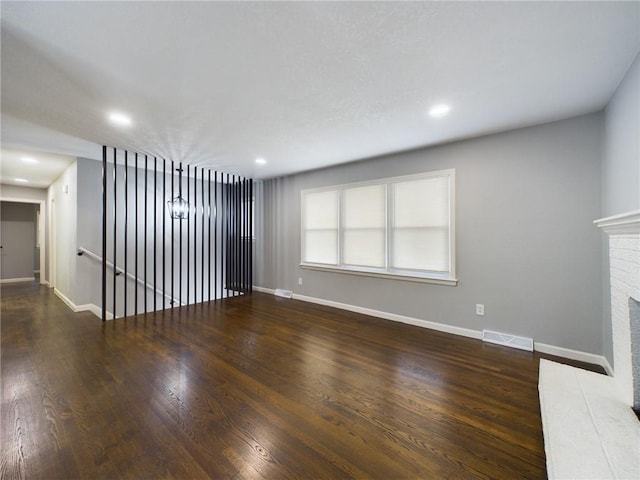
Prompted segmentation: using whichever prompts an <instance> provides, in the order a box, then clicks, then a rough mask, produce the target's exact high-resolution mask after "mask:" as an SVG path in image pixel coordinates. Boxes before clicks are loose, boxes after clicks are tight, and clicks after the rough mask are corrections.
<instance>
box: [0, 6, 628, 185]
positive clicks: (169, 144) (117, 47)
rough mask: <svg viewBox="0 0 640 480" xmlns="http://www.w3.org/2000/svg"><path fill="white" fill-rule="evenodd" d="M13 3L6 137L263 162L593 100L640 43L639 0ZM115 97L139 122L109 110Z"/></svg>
mask: <svg viewBox="0 0 640 480" xmlns="http://www.w3.org/2000/svg"><path fill="white" fill-rule="evenodd" d="M1 15H2V23H1V27H2V38H1V40H2V146H3V148H7V149H14V150H18V149H20V150H25V149H26V150H28V149H30V148H31V149H33V150H37V151H40V152H49V153H56V154H66V155H81V156H88V157H92V158H99V156H100V152H101V149H100V147H99V145H102V144H107V145H114V146H119V147H126V148H128V149H131V150H133V151H138V152H141V153H149V154H153V155H158V156H161V157H164V158H167V159H170V160H176V161H183V162H188V163H191V164H192V165H197V166H211V167H216V168H219V169H222V170H225V171H228V172H230V173H239V174H243V175H248V176H252V177H254V178H267V177H273V176H279V175H284V174H289V173H293V172H297V171H302V170H307V169H313V168H319V167H323V166H327V165H332V164H337V163H342V162H348V161H353V160H357V159H362V158H367V157H371V156H376V155H380V154H384V153H388V152H394V151H400V150H405V149H411V148H416V147H421V146H428V145H434V144H437V143H442V142H447V141H451V140H455V139H461V138H466V137H471V136H477V135H482V134H485V133H490V132H496V131H501V130H507V129H511V128H516V127H521V126H527V125H533V124H537V123H542V122H547V121H552V120H556V119H561V118H566V117H570V116H574V115H579V114H583V113H588V112H593V111H597V110H599V109H601V108H603V107H604V106H605V105H606V103H607V101H608V100H609V98H610V97H611V95H612V93H613V92H614V90H615V88H616V86H617V85H618V83H619V81H620V80H621V79H622V77H623V75H624V73H625V71H626V69H627V68H628V66H629V65H630V64H631V62H632V61H633V59H634V57H635V55H636V54H637V53H638V50H639V49H640V3H639V2H585V3H582V2H580V3H577V2H567V3H565V2H545V3H543V2H540V3H538V2H497V3H494V2H476V3H473V2H470V3H469V2H460V3H458V2H377V3H368V2H367V3H357V2H353V3H342V2H335V3H334V2H328V3H320V2H297V3H295V2H294V3H288V2H287V3H280V2H278V3H253V2H251V3H249V2H229V3H221V2H215V3H213V2H188V3H182V2H64V3H62V2H44V3H39V2H8V1H3V2H2V11H1ZM442 102H444V103H447V104H449V105H451V112H450V113H449V114H448V115H447V116H445V117H443V118H441V119H433V118H431V117H429V116H428V115H427V113H426V112H427V111H428V110H429V108H430V107H431V106H433V105H434V104H437V103H442ZM113 109H115V110H119V111H123V112H126V113H128V114H129V115H130V116H131V117H132V119H133V126H131V127H129V128H122V127H121V128H116V127H114V126H111V125H109V124H108V123H107V122H106V120H105V116H106V113H107V112H108V111H110V110H113ZM256 157H263V158H265V159H266V160H267V164H266V165H264V166H257V165H256V164H255V163H254V161H255V159H256ZM5 158H6V157H5V155H4V154H3V163H4V162H5V161H6V160H5ZM3 175H4V173H3ZM3 178H4V177H3ZM3 181H4V180H3Z"/></svg>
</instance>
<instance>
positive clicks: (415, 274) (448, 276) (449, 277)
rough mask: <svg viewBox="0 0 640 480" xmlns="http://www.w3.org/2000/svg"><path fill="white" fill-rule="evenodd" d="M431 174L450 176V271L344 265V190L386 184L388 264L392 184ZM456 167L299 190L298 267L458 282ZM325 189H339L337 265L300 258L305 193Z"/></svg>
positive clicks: (429, 281) (437, 282)
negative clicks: (306, 260)
mask: <svg viewBox="0 0 640 480" xmlns="http://www.w3.org/2000/svg"><path fill="white" fill-rule="evenodd" d="M434 177H448V178H449V271H448V272H435V271H426V270H409V269H407V270H404V269H392V268H390V267H387V268H383V269H379V268H373V267H362V266H353V265H345V264H343V263H342V253H343V252H342V248H343V231H344V224H343V222H344V201H343V195H344V193H343V192H344V190H347V189H351V188H360V187H368V186H373V185H385V198H386V200H385V222H386V223H385V230H386V250H385V264H386V265H387V266H388V265H389V263H390V262H389V255H390V252H391V251H392V250H391V249H392V243H391V242H392V238H391V237H392V228H388V227H390V226H391V225H392V224H393V221H392V220H393V219H392V218H391V216H392V215H393V211H392V210H393V208H392V207H393V205H392V204H391V203H392V201H393V195H391V190H392V188H393V187H392V184H394V183H400V182H407V181H417V180H424V179H428V178H434ZM455 184H456V182H455V169H453V168H451V169H446V170H435V171H431V172H423V173H418V174H411V175H402V176H397V177H388V178H380V179H375V180H369V181H364V182H353V183H343V184H340V185H330V186H326V187H319V188H309V189H304V190H301V191H300V219H301V221H300V258H301V259H300V267H301V268H303V269H308V270H317V271H326V272H334V273H346V274H351V275H361V276H367V277H377V278H386V279H392V280H405V281H412V282H421V283H434V284H438V285H452V286H455V285H457V283H458V280H457V278H456V255H455V244H456V241H455V211H456V209H455V198H456V196H455ZM326 191H338V212H337V216H338V232H337V235H338V247H337V255H338V257H337V261H338V263H337V264H326V263H313V262H305V261H304V260H303V259H304V258H305V257H306V252H305V248H306V241H305V240H306V238H305V225H306V217H305V214H306V209H305V208H304V207H305V195H307V194H310V193H321V192H326Z"/></svg>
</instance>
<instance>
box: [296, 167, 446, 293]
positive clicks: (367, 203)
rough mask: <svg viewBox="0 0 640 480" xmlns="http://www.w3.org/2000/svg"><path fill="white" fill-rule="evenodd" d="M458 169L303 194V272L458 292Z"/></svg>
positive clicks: (305, 191) (314, 190) (323, 189)
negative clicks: (340, 274) (310, 270)
mask: <svg viewBox="0 0 640 480" xmlns="http://www.w3.org/2000/svg"><path fill="white" fill-rule="evenodd" d="M454 179H455V172H454V170H444V171H438V172H430V173H424V174H419V175H410V176H406V177H395V178H386V179H382V180H377V181H374V182H366V183H358V184H347V185H338V186H333V187H327V188H320V189H313V190H304V191H303V192H302V263H301V265H302V267H303V268H314V269H322V270H334V271H342V272H346V273H356V274H360V275H373V276H384V277H398V278H402V279H406V280H415V281H425V282H435V283H444V284H448V285H455V284H456V282H457V281H456V278H455V256H454V245H455V238H454Z"/></svg>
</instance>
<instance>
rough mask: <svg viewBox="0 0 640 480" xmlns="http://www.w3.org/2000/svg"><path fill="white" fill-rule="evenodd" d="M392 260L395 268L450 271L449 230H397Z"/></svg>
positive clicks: (394, 237) (394, 232)
mask: <svg viewBox="0 0 640 480" xmlns="http://www.w3.org/2000/svg"><path fill="white" fill-rule="evenodd" d="M392 258H393V261H392V267H393V268H398V269H411V270H429V271H435V272H447V271H449V232H448V228H396V229H395V230H394V231H393V254H392Z"/></svg>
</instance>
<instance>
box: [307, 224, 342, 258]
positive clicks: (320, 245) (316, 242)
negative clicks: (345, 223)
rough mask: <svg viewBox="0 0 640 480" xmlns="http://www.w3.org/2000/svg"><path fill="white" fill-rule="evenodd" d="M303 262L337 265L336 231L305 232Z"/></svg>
mask: <svg viewBox="0 0 640 480" xmlns="http://www.w3.org/2000/svg"><path fill="white" fill-rule="evenodd" d="M304 252H305V259H304V261H305V262H309V263H328V264H331V265H336V264H337V263H338V230H337V229H335V230H307V231H306V232H305V248H304Z"/></svg>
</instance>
